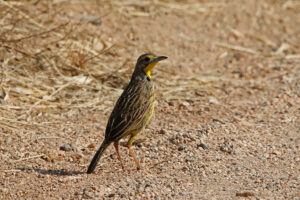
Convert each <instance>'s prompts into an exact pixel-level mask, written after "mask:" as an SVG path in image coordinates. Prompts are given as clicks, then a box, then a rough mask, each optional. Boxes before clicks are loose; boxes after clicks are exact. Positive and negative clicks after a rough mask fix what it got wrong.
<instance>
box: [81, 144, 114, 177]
mask: <svg viewBox="0 0 300 200" xmlns="http://www.w3.org/2000/svg"><path fill="white" fill-rule="evenodd" d="M110 143H111V142H109V141H107V140H104V141H103V142H102V144H101V146H100V147H99V149H98V151H97V152H96V154H95V155H94V157H93V160H92V162H91V164H90V165H89V168H88V170H87V173H88V174H91V173H93V171H94V170H95V168H96V165H97V163H98V162H99V160H100V158H101V155H102V154H103V152H104V150H105V149H106V148H107V147H108V146H109V145H110Z"/></svg>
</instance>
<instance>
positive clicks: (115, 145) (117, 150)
mask: <svg viewBox="0 0 300 200" xmlns="http://www.w3.org/2000/svg"><path fill="white" fill-rule="evenodd" d="M114 147H115V149H116V152H117V156H118V159H119V161H120V163H121V167H122V169H123V170H125V167H124V165H123V161H122V158H121V155H120V153H119V142H114Z"/></svg>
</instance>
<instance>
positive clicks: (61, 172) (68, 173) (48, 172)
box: [17, 167, 86, 176]
mask: <svg viewBox="0 0 300 200" xmlns="http://www.w3.org/2000/svg"><path fill="white" fill-rule="evenodd" d="M17 169H18V170H21V171H25V172H32V171H34V172H37V173H39V174H43V175H55V176H73V175H78V174H85V173H86V172H80V171H66V170H64V169H40V168H27V167H23V168H17Z"/></svg>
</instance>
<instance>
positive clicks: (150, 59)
mask: <svg viewBox="0 0 300 200" xmlns="http://www.w3.org/2000/svg"><path fill="white" fill-rule="evenodd" d="M167 58H168V57H166V56H156V55H155V54H153V53H145V54H143V55H141V56H140V57H139V58H138V60H137V62H136V65H135V70H134V73H137V74H144V75H147V76H148V77H149V78H151V70H152V69H153V68H154V67H155V66H156V65H157V63H158V62H159V61H161V60H165V59H167Z"/></svg>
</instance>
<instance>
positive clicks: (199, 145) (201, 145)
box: [197, 143, 208, 150]
mask: <svg viewBox="0 0 300 200" xmlns="http://www.w3.org/2000/svg"><path fill="white" fill-rule="evenodd" d="M197 147H201V148H202V149H204V150H205V149H208V147H207V146H206V145H205V144H204V143H200V144H198V145H197Z"/></svg>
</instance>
